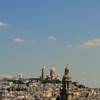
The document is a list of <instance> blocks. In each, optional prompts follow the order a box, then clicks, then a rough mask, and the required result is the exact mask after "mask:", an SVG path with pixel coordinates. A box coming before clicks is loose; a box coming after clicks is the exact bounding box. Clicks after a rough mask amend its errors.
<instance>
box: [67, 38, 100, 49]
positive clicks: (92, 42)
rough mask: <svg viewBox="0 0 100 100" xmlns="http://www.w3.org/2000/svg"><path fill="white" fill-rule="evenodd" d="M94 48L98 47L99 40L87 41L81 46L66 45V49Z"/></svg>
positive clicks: (99, 44)
mask: <svg viewBox="0 0 100 100" xmlns="http://www.w3.org/2000/svg"><path fill="white" fill-rule="evenodd" d="M95 46H100V39H94V40H88V41H86V42H84V43H83V44H77V45H67V47H79V48H84V47H95Z"/></svg>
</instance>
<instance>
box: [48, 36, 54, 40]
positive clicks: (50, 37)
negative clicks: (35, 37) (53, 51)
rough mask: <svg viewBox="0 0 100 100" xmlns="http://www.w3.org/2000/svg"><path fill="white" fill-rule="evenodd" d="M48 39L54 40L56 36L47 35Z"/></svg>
mask: <svg viewBox="0 0 100 100" xmlns="http://www.w3.org/2000/svg"><path fill="white" fill-rule="evenodd" d="M48 39H49V40H56V37H54V36H49V37H48Z"/></svg>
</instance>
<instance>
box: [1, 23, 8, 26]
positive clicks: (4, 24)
mask: <svg viewBox="0 0 100 100" xmlns="http://www.w3.org/2000/svg"><path fill="white" fill-rule="evenodd" d="M7 25H8V24H6V23H4V22H0V26H7Z"/></svg>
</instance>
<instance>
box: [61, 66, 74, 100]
mask: <svg viewBox="0 0 100 100" xmlns="http://www.w3.org/2000/svg"><path fill="white" fill-rule="evenodd" d="M71 83H72V78H71V75H70V73H69V68H68V65H66V68H65V75H64V76H63V78H62V89H61V93H60V96H61V100H72V99H73V91H72V86H71Z"/></svg>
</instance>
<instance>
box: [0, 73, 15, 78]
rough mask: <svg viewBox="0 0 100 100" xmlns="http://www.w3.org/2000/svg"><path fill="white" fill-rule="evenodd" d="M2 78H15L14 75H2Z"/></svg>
mask: <svg viewBox="0 0 100 100" xmlns="http://www.w3.org/2000/svg"><path fill="white" fill-rule="evenodd" d="M0 77H1V78H13V77H14V76H12V75H6V74H5V75H0Z"/></svg>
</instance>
